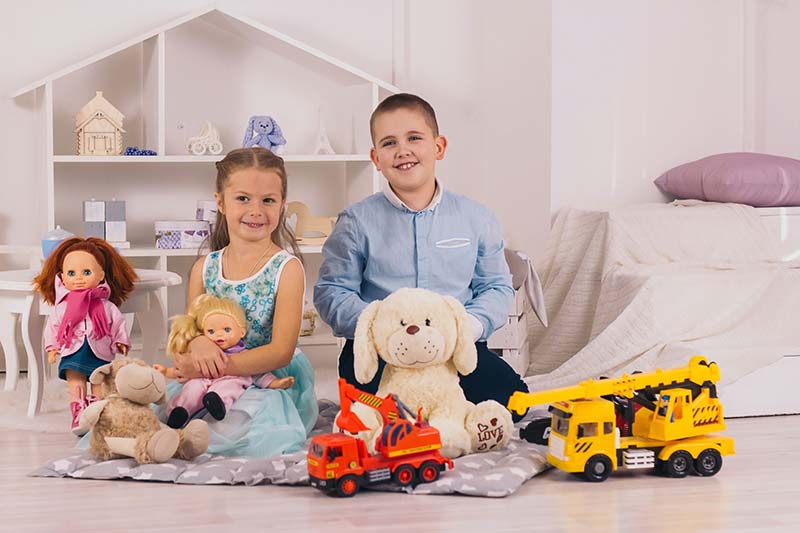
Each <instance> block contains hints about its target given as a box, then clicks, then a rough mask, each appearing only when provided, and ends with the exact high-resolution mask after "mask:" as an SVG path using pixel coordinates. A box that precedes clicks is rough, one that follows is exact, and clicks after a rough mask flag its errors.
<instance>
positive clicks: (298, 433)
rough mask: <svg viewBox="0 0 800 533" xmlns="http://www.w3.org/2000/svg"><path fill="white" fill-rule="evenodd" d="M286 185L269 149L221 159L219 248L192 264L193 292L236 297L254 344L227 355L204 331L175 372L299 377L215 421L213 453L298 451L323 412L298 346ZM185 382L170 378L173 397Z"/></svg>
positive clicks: (248, 340) (247, 395) (298, 292)
mask: <svg viewBox="0 0 800 533" xmlns="http://www.w3.org/2000/svg"><path fill="white" fill-rule="evenodd" d="M286 191H287V177H286V170H285V168H284V165H283V159H281V158H280V157H278V156H276V155H274V154H273V153H272V152H270V151H269V150H267V149H265V148H261V147H252V148H241V149H237V150H233V151H231V152H230V153H229V154H228V155H227V156H225V159H223V160H222V161H220V162H218V163H217V183H216V193H214V198H215V199H216V201H217V207H218V213H217V220H216V225H215V228H214V231H213V233H212V234H211V236H210V242H211V250H212V252H211V253H210V254H208V255H207V256H205V257H203V258H200V259H199V260H198V261H197V262H196V263H195V264H194V266H193V267H192V271H191V274H190V277H189V287H188V301H190V302H191V301H193V300H194V299H195V298H196V297H197V296H199V295H200V294H202V293H204V292H206V293H209V294H213V295H215V296H218V297H220V298H228V299H231V300H234V301H236V302H238V303H239V305H241V306H242V308H243V309H244V311H245V315H246V317H247V333H246V334H245V338H244V344H245V347H246V348H247V349H246V350H244V351H243V352H241V353H237V354H232V355H230V356H225V355H224V354H223V353H222V350H221V349H220V348H219V346H217V345H215V344H214V343H213V342H212V341H211V340H209V339H208V338H207V337H205V336H200V337H197V338H196V339H194V340H192V341H191V342H190V343H189V353H187V354H180V355H177V356H176V357H175V367H176V372H177V375H178V377H179V379H181V380H188V379H192V378H198V377H205V378H218V377H220V376H223V375H226V376H251V375H258V374H263V373H265V372H270V371H271V372H273V373H274V374H275V375H276V376H278V377H280V378H283V377H287V376H292V377H294V379H295V384H294V386H293V387H291V388H290V389H259V388H253V387H251V388H249V389H247V390H246V391H245V392H244V394H242V396H241V397H239V399H238V400H236V401H235V402H234V403H233V405H232V406H231V408H230V410H229V412H228V413H227V415H226V416H225V419H224V420H221V421H218V422H214V421H212V423H211V424H209V429H210V433H211V444H210V445H209V451H210V452H212V453H222V454H227V455H254V456H270V455H275V454H279V453H282V452H284V451H290V450H296V449H299V448H300V447H301V446H302V443H303V442H304V441H305V439H306V434H307V432H309V431H310V430H311V429H312V428H313V426H314V423H315V421H316V418H317V401H316V398H315V396H314V370H313V368H312V367H311V364H310V363H309V361H308V359H307V358H306V356H305V355H304V354H303V353H301V352H299V351H298V350H297V349H296V346H297V336H298V333H299V331H300V321H301V315H302V308H303V292H304V289H305V274H304V272H303V266H302V264H301V262H300V260H299V259H298V256H299V252H298V248H297V243H296V242H295V239H294V235H292V233H291V231H290V230H289V228H288V227H287V226H286ZM287 247H288V248H290V249H291V250H292V251H293V252H294V255H292V254H291V253H289V252H288V251H287V250H286V248H287ZM179 388H180V387H179V385H178V384H176V383H171V384H170V385H169V387H168V396H169V397H170V398H172V397H174V396H175V394H176V393H177V392H178V390H177V389H179Z"/></svg>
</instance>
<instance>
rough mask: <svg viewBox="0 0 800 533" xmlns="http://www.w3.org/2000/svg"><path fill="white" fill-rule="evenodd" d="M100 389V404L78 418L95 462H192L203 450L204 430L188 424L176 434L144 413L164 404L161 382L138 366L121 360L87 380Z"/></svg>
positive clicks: (195, 422) (148, 369) (199, 424)
mask: <svg viewBox="0 0 800 533" xmlns="http://www.w3.org/2000/svg"><path fill="white" fill-rule="evenodd" d="M89 382H90V383H91V384H92V385H100V384H102V386H103V399H102V400H99V401H96V402H94V403H92V404H91V405H89V407H87V408H86V409H84V411H83V413H81V418H80V425H81V427H82V428H85V429H91V433H90V438H89V449H90V450H91V452H92V453H94V454H95V455H96V456H98V457H99V458H100V459H103V460H107V459H111V458H113V457H120V456H122V457H133V458H134V459H136V461H137V462H138V463H140V464H145V463H162V462H164V461H166V460H168V459H171V458H173V457H175V458H178V459H193V458H195V457H197V456H198V455H200V454H201V453H203V452H205V451H206V449H207V448H208V425H207V424H206V423H205V421H203V420H192V421H191V422H189V424H188V425H187V426H186V427H185V428H183V429H179V430H175V429H172V428H168V427H167V426H165V425H163V424H161V423H160V422H159V421H158V418H156V415H155V413H154V412H153V410H152V409H150V404H151V403H156V404H160V403H164V401H165V399H166V383H165V381H164V376H163V375H161V373H160V372H158V371H156V370H154V369H153V368H151V367H150V366H148V365H147V364H146V363H145V362H144V361H141V360H139V359H134V358H131V357H122V358H118V359H116V360H114V362H112V363H109V364H107V365H103V366H101V367H99V368H97V369H96V370H95V371H94V372H92V375H91V376H89Z"/></svg>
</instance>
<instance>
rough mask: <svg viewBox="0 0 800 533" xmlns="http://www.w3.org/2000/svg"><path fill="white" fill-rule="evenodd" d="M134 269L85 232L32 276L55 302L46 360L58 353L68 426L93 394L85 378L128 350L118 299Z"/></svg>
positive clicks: (125, 294)
mask: <svg viewBox="0 0 800 533" xmlns="http://www.w3.org/2000/svg"><path fill="white" fill-rule="evenodd" d="M134 281H136V273H135V272H134V271H133V268H131V266H130V264H129V263H128V262H127V261H126V260H125V259H123V257H122V256H121V255H119V253H117V251H116V250H115V249H114V248H113V247H112V246H111V245H110V244H108V243H107V242H106V241H104V240H102V239H97V238H94V237H89V238H88V239H83V238H80V237H73V238H71V239H67V240H65V241H64V242H63V243H61V244H60V245H59V246H58V248H56V249H55V250H54V251H53V253H51V254H50V255H49V256H48V258H47V260H46V261H45V263H44V266H43V267H42V271H41V272H40V273H39V275H38V276H36V277H35V278H34V280H33V282H34V285H35V287H36V290H37V291H39V292H40V293H41V295H42V298H44V300H45V301H46V302H47V303H48V304H50V305H51V306H53V310H52V311H51V313H50V316H49V317H48V318H47V324H46V325H45V331H44V344H45V350H47V355H48V359H49V361H50V363H55V361H56V356H59V355H60V356H61V362H60V363H59V365H58V376H59V377H60V378H61V379H63V380H66V382H67V385H68V386H69V393H70V410H71V412H72V432H73V433H75V434H76V435H81V434H83V431H81V430H80V428H79V427H78V426H79V424H78V421H79V419H80V415H81V413H82V412H83V410H84V409H85V408H86V406H88V405H89V403H90V401H91V399H92V397H90V396H89V395H88V394H87V390H86V389H87V385H86V381H87V379H88V377H89V376H90V375H91V373H92V372H93V371H94V370H95V369H96V368H98V367H100V366H103V365H105V364H106V363H109V362H111V361H113V360H114V357H115V355H116V354H117V353H121V354H123V355H127V354H128V350H129V349H130V340H129V339H128V332H127V329H126V327H125V319H124V318H123V316H122V313H121V312H120V310H119V307H118V306H119V305H121V304H122V302H124V301H125V299H126V298H127V297H128V295H129V294H130V292H131V291H132V290H133V283H134Z"/></svg>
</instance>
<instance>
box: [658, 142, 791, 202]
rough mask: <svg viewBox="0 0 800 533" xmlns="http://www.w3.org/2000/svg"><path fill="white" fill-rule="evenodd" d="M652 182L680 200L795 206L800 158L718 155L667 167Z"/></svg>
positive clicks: (763, 155) (742, 153)
mask: <svg viewBox="0 0 800 533" xmlns="http://www.w3.org/2000/svg"><path fill="white" fill-rule="evenodd" d="M655 184H656V186H657V187H658V188H659V189H661V191H662V192H664V193H666V194H669V195H672V196H674V197H675V198H680V199H694V200H705V201H707V202H730V203H737V204H747V205H752V206H753V207H782V206H795V205H800V161H798V160H797V159H790V158H788V157H779V156H776V155H767V154H756V153H751V152H736V153H731V154H718V155H712V156H709V157H706V158H703V159H698V160H697V161H692V162H691V163H685V164H683V165H680V166H678V167H675V168H673V169H671V170H668V171H666V172H665V173H664V174H662V175H661V176H659V177H658V179H656V180H655Z"/></svg>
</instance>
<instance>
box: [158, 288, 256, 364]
mask: <svg viewBox="0 0 800 533" xmlns="http://www.w3.org/2000/svg"><path fill="white" fill-rule="evenodd" d="M210 315H227V316H229V317H231V318H232V319H233V320H234V321H235V322H236V324H237V325H239V327H242V328H245V330H246V329H247V318H246V317H245V315H244V310H243V309H242V308H241V306H240V305H239V304H237V303H236V302H234V301H233V300H228V299H227V298H217V297H216V296H213V295H211V294H201V295H200V296H198V297H197V298H195V299H194V300H193V301H192V303H191V305H189V312H188V313H186V314H185V315H178V316H174V317H172V327H171V328H170V331H169V339H167V354H168V355H169V356H170V357H172V356H175V355H176V354H179V353H186V349H187V348H188V347H189V341H191V340H192V339H194V338H196V337H199V336H201V335H202V334H203V323H204V322H205V320H206V317H208V316H210Z"/></svg>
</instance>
